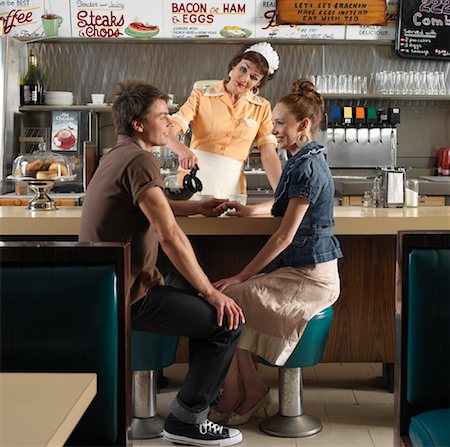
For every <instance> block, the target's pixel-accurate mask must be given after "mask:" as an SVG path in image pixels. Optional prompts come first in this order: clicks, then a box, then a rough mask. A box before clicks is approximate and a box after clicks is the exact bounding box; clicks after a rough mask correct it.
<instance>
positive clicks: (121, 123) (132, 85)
mask: <svg viewBox="0 0 450 447" xmlns="http://www.w3.org/2000/svg"><path fill="white" fill-rule="evenodd" d="M157 99H163V100H164V101H167V100H168V99H169V96H168V95H167V94H166V93H164V92H162V91H161V90H159V89H158V88H157V87H155V86H154V85H151V84H148V83H147V82H144V81H140V80H138V79H131V78H130V79H125V80H124V81H121V82H119V83H118V84H117V87H116V99H115V100H114V102H113V105H112V116H113V122H114V127H115V129H116V132H117V133H118V134H122V135H128V136H131V135H132V132H133V127H132V125H131V123H132V121H134V120H138V121H143V120H144V119H145V116H146V115H147V113H148V111H149V110H150V109H151V107H152V106H153V103H154V102H155V100H157Z"/></svg>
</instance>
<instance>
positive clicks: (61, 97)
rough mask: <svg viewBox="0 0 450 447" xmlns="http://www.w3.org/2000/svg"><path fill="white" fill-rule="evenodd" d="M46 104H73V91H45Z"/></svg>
mask: <svg viewBox="0 0 450 447" xmlns="http://www.w3.org/2000/svg"><path fill="white" fill-rule="evenodd" d="M45 104H47V105H49V106H71V105H72V104H73V92H45Z"/></svg>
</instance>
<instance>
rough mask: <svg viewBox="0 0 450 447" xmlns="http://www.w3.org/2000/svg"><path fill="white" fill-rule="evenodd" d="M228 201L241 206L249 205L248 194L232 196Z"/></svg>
mask: <svg viewBox="0 0 450 447" xmlns="http://www.w3.org/2000/svg"><path fill="white" fill-rule="evenodd" d="M228 199H229V200H231V201H232V202H238V203H240V204H241V205H247V194H230V195H229V196H228Z"/></svg>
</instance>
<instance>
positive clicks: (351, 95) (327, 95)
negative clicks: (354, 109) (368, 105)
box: [321, 93, 450, 101]
mask: <svg viewBox="0 0 450 447" xmlns="http://www.w3.org/2000/svg"><path fill="white" fill-rule="evenodd" d="M321 95H322V96H323V97H324V98H325V99H386V100H389V99H396V100H406V101H450V95H400V94H398V95H387V94H386V95H384V94H381V93H365V94H357V93H321Z"/></svg>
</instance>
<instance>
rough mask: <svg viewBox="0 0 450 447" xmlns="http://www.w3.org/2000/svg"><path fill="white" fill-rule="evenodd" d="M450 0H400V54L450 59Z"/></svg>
mask: <svg viewBox="0 0 450 447" xmlns="http://www.w3.org/2000/svg"><path fill="white" fill-rule="evenodd" d="M449 43H450V2H449V0H400V4H399V12H398V23H397V34H396V38H395V49H396V51H397V53H398V54H399V55H400V56H404V57H413V58H430V59H443V60H450V44H449Z"/></svg>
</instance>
